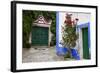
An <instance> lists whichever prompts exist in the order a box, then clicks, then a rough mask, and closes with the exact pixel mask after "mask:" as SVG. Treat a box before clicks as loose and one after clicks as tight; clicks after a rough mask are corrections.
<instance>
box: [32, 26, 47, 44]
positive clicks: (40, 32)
mask: <svg viewBox="0 0 100 73" xmlns="http://www.w3.org/2000/svg"><path fill="white" fill-rule="evenodd" d="M48 38H49V37H48V28H44V27H33V28H32V45H33V46H47V45H48Z"/></svg>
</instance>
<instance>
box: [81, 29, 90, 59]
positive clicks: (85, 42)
mask: <svg viewBox="0 0 100 73" xmlns="http://www.w3.org/2000/svg"><path fill="white" fill-rule="evenodd" d="M82 37H83V58H84V59H89V58H90V56H89V48H88V28H82Z"/></svg>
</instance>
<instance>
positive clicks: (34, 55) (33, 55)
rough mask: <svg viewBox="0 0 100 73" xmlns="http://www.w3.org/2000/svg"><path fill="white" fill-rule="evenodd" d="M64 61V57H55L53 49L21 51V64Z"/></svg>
mask: <svg viewBox="0 0 100 73" xmlns="http://www.w3.org/2000/svg"><path fill="white" fill-rule="evenodd" d="M49 61H64V57H62V56H57V55H56V50H55V48H54V47H53V48H37V49H34V48H30V49H25V48H24V49H23V53H22V62H23V63H27V62H49Z"/></svg>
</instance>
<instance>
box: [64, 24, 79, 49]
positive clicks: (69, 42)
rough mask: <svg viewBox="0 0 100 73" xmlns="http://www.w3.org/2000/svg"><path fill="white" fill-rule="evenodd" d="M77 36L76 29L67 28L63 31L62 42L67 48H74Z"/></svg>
mask: <svg viewBox="0 0 100 73" xmlns="http://www.w3.org/2000/svg"><path fill="white" fill-rule="evenodd" d="M77 39H78V36H77V34H76V27H71V26H67V25H66V27H65V29H64V34H63V41H64V43H65V45H66V46H67V47H68V48H73V47H75V46H76V40H77Z"/></svg>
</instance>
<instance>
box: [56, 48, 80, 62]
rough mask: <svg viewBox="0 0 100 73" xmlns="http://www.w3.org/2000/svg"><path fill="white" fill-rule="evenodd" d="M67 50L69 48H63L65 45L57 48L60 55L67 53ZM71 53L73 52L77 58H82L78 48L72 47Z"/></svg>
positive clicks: (73, 55)
mask: <svg viewBox="0 0 100 73" xmlns="http://www.w3.org/2000/svg"><path fill="white" fill-rule="evenodd" d="M67 52H68V49H67V48H63V47H59V48H57V55H59V56H63V55H65V54H67ZM71 54H72V57H73V58H75V59H76V60H80V56H79V54H78V51H77V50H76V49H71Z"/></svg>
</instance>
